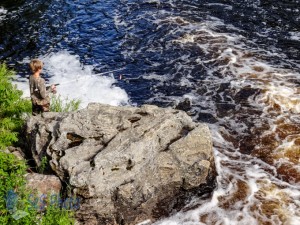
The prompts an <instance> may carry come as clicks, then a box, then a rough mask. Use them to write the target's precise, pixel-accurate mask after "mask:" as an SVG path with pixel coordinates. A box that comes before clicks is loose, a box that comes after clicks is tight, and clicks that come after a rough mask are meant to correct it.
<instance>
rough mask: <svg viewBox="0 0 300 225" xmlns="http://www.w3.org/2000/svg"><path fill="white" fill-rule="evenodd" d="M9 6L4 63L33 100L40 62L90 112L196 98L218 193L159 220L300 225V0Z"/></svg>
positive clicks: (167, 223) (0, 48)
mask: <svg viewBox="0 0 300 225" xmlns="http://www.w3.org/2000/svg"><path fill="white" fill-rule="evenodd" d="M0 5H1V7H0V29H1V36H0V60H1V61H4V60H5V61H6V62H7V63H8V65H9V66H10V67H13V68H15V70H16V71H17V74H18V79H17V80H16V81H15V82H16V83H17V84H18V86H19V87H20V88H21V89H23V90H24V92H25V95H28V90H27V87H28V83H27V82H28V81H27V79H26V77H27V76H28V74H29V71H28V65H27V64H28V62H29V61H30V59H31V58H34V57H39V58H41V59H42V60H43V61H44V62H45V70H44V75H45V77H46V78H47V79H48V81H49V83H61V86H58V91H59V93H60V94H61V95H63V96H68V97H69V98H80V99H81V100H82V102H83V103H82V104H83V106H85V105H86V104H87V103H88V102H91V101H97V102H102V103H108V104H112V105H123V104H131V105H140V104H145V103H148V104H156V105H159V106H163V107H166V106H171V107H175V106H176V105H177V104H178V103H179V102H183V101H184V100H185V101H186V102H188V101H189V102H190V104H186V105H185V107H184V110H185V111H187V112H188V113H189V115H191V116H192V117H193V118H194V120H195V121H200V122H205V123H208V125H209V126H210V128H211V132H212V136H213V140H214V153H215V159H216V166H217V171H218V177H217V187H216V189H215V190H214V192H213V193H212V194H211V195H207V196H201V197H199V196H195V197H194V199H193V200H192V201H191V202H190V203H188V204H187V206H186V207H185V208H184V209H183V210H182V211H181V212H178V213H174V215H172V216H171V217H169V218H165V219H163V220H161V221H158V222H156V223H155V224H156V225H199V224H219V225H221V224H222V225H225V224H228V225H233V224H237V225H243V224H246V225H248V224H249V225H255V224H266V225H267V224H268V225H269V224H274V225H278V224H284V225H299V224H300V115H299V113H300V51H299V49H300V11H299V10H300V1H299V0H279V1H275V0H274V1H271V0H239V1H237V0H236V1H234V0H210V1H209V0H191V1H185V0H166V1H163V0H136V1H133V0H110V1H108V0H102V1H101V0H72V1H71V0H47V1H42V0H36V1H33V0H27V1H25V0H19V1H16V2H14V3H11V1H8V0H6V1H1V3H0ZM114 70H117V71H114ZM109 71H113V72H109ZM106 72H107V73H106ZM102 73H105V74H102ZM181 105H182V104H181Z"/></svg>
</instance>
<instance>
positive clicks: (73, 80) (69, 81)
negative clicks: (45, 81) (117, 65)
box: [47, 68, 123, 88]
mask: <svg viewBox="0 0 300 225" xmlns="http://www.w3.org/2000/svg"><path fill="white" fill-rule="evenodd" d="M121 70H123V69H122V68H121V69H116V70H110V71H107V72H103V73H97V74H91V75H90V76H101V75H104V74H109V73H113V72H116V71H121ZM87 77H88V76H82V77H77V78H75V79H71V80H68V81H66V82H62V83H57V84H53V85H55V86H58V85H65V84H69V83H72V82H76V81H78V80H80V79H84V78H87ZM47 87H48V88H50V87H51V85H50V86H47Z"/></svg>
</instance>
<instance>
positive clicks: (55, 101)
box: [50, 95, 81, 112]
mask: <svg viewBox="0 0 300 225" xmlns="http://www.w3.org/2000/svg"><path fill="white" fill-rule="evenodd" d="M80 103H81V101H80V100H79V99H71V100H69V99H68V98H65V99H63V98H62V97H61V96H60V95H52V96H51V104H50V111H52V112H71V111H76V110H78V109H79V105H80Z"/></svg>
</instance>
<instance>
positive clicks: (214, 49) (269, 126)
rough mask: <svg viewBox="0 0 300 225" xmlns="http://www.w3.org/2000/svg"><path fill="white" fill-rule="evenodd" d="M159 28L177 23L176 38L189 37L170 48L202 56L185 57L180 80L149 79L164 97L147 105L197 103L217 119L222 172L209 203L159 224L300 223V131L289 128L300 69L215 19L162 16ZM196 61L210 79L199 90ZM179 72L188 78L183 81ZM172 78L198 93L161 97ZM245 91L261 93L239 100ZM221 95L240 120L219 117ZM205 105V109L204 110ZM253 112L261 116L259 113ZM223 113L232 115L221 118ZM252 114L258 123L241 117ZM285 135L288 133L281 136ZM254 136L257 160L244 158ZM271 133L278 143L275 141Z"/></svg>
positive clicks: (216, 141) (295, 111)
mask: <svg viewBox="0 0 300 225" xmlns="http://www.w3.org/2000/svg"><path fill="white" fill-rule="evenodd" d="M155 23H156V24H158V25H159V26H163V24H169V25H171V24H176V25H177V28H175V30H172V31H170V32H172V33H173V34H174V33H176V32H177V33H180V32H181V33H183V34H182V36H181V37H179V38H177V39H173V40H170V41H169V43H168V44H167V46H168V47H169V48H172V47H174V45H175V46H176V45H179V46H180V47H181V48H182V49H185V48H187V47H190V46H193V47H194V48H199V49H201V52H202V53H203V54H202V55H201V56H199V57H198V58H196V59H195V57H194V58H192V59H189V57H184V58H185V60H183V63H182V64H180V65H177V64H176V72H175V73H173V74H167V75H166V76H164V77H161V76H160V75H159V74H155V73H154V72H152V73H151V74H149V75H144V76H143V77H144V78H145V79H153V80H156V81H158V84H157V85H155V87H154V88H155V90H158V91H157V94H156V96H155V97H153V98H151V99H149V100H148V102H149V103H151V102H152V101H166V102H168V101H170V102H172V101H173V102H174V101H175V102H178V101H179V100H180V99H181V100H182V99H184V98H186V97H190V100H191V101H192V105H194V108H196V111H197V112H201V113H203V112H207V113H209V114H211V115H213V116H215V117H216V118H217V120H218V123H216V124H210V127H211V130H212V136H213V137H214V146H215V150H214V151H215V159H216V164H217V165H216V167H217V171H218V174H219V176H218V178H217V181H218V188H217V189H216V190H215V191H214V193H213V196H212V197H211V198H210V199H208V200H201V199H198V200H197V199H195V200H193V201H192V202H191V203H190V205H188V206H186V207H185V208H186V209H185V210H183V211H182V212H179V213H176V214H175V215H173V216H172V217H170V218H167V219H164V220H162V221H159V222H156V223H155V224H156V225H171V224H172V225H173V224H174V225H190V224H193V225H194V224H197V225H199V224H229V225H233V224H237V225H243V224H245V225H248V224H251V225H252V224H274V225H275V224H276V225H277V224H294V223H295V222H296V221H300V211H299V208H300V204H299V199H300V187H299V180H297V179H298V178H299V174H300V170H299V157H298V156H297V152H298V150H297V149H299V138H300V136H299V132H298V131H297V129H296V128H295V125H294V126H292V127H288V126H286V123H287V122H288V121H289V120H291V116H292V115H293V116H294V117H298V116H297V115H298V113H299V109H300V108H299V106H300V105H299V101H300V95H299V93H300V89H299V87H298V86H297V85H296V84H295V83H294V82H293V80H295V79H298V75H299V74H298V73H297V68H298V67H297V66H296V67H295V68H296V70H292V69H285V68H284V67H285V66H284V58H285V57H284V55H282V54H281V53H277V51H276V49H274V52H270V51H267V50H264V49H259V48H257V47H256V48H254V47H253V43H251V42H250V41H248V40H247V39H246V38H244V37H243V36H241V35H235V34H234V33H233V34H229V33H220V32H217V31H215V30H216V29H215V28H216V27H218V26H225V25H224V24H222V22H221V21H219V20H217V19H215V18H214V19H213V20H212V21H206V23H195V22H189V21H187V20H185V19H184V18H180V17H178V16H176V17H167V18H159V19H156V20H155ZM178 24H179V25H178ZM176 29H177V30H176ZM217 30H218V29H217ZM248 45H249V46H248ZM250 46H251V47H250ZM273 58H281V59H282V63H283V66H282V67H283V68H281V65H280V64H277V65H274V64H272V63H270V62H269V61H268V60H270V59H273ZM189 60H194V62H197V64H199V65H202V66H203V67H205V68H206V70H207V71H206V72H207V74H208V77H206V80H205V81H203V82H201V81H200V82H199V83H198V84H197V83H195V82H191V80H189V78H191V77H192V76H193V75H192V74H191V70H192V69H191V67H190V66H189V65H188V63H187V62H189ZM270 61H271V60H270ZM180 71H181V72H180ZM176 74H181V75H182V77H181V78H180V79H178V78H176ZM183 74H184V75H183ZM216 74H218V76H216ZM165 77H168V79H170V80H169V83H172V84H176V85H175V86H177V87H182V86H188V87H192V91H190V92H189V93H186V94H185V95H183V96H182V97H177V96H165V95H162V94H161V93H160V91H159V90H160V87H161V88H165V87H166V80H165ZM288 80H291V81H288ZM222 84H226V85H227V84H228V85H227V86H228V88H227V89H224V90H223V91H219V90H220V89H222V88H221V86H222ZM197 85H199V86H205V87H206V89H207V91H206V92H205V93H202V92H201V94H199V93H198V91H197V89H198V88H199V87H197ZM243 90H250V91H253V94H254V92H256V93H257V94H255V95H253V94H251V95H250V96H249V97H247V98H245V97H244V96H243V95H241V94H240V95H238V94H239V93H243V92H242V91H243ZM255 90H257V91H255ZM245 93H246V94H247V92H245ZM236 96H239V98H237V97H236ZM216 97H217V99H221V100H219V101H220V104H224V105H225V106H227V105H229V106H230V104H232V105H234V108H233V109H234V110H233V112H235V114H233V113H228V112H220V109H219V107H218V104H219V103H218V102H216V100H215V99H216ZM216 105H217V107H216ZM199 106H200V107H201V108H202V110H199V109H198V107H199ZM249 106H251V107H249ZM238 109H240V110H238ZM253 110H256V111H254V112H255V113H259V116H255V114H254V115H252V113H251V111H253ZM247 111H249V112H247ZM224 113H225V114H226V116H221V115H222V114H224ZM245 114H246V115H247V116H248V117H249V118H252V119H249V121H248V119H246V120H243V119H240V117H241V116H244V115H245ZM196 115H197V114H196ZM294 117H293V120H295V118H294ZM241 118H243V117H241ZM298 119H299V118H298ZM250 121H251V123H250ZM253 121H255V123H253ZM249 124H251V125H249ZM224 128H225V129H224ZM279 129H281V132H282V134H279V135H278V132H279ZM258 132H259V133H258ZM232 133H236V134H235V135H232ZM255 133H257V134H255ZM249 134H250V135H252V137H251V140H252V141H254V143H255V146H254V147H252V148H253V153H252V155H248V154H244V153H243V152H241V151H242V146H241V145H245V146H246V147H247V145H248V144H250V143H248V142H249V141H248V140H247V139H245V140H243V137H245V136H247V135H249ZM270 135H271V137H274V138H272V139H270V140H269V139H268V138H269V136H270ZM224 137H225V139H224ZM234 139H236V140H234ZM239 139H241V140H239ZM229 140H232V141H229ZM274 142H276V143H274ZM239 146H241V147H239ZM265 148H266V149H265ZM288 149H289V150H290V152H288ZM287 153H289V155H288V154H287ZM264 154H267V155H266V156H268V158H265V157H266V156H265V155H264ZM255 156H258V158H256V157H255ZM285 169H288V170H290V171H291V172H293V175H291V176H290V177H287V176H286V173H287V171H286V170H285ZM297 171H298V172H297ZM293 176H294V178H295V181H293ZM192 205H196V206H197V207H191V206H192ZM189 208H195V209H192V210H188V209H189Z"/></svg>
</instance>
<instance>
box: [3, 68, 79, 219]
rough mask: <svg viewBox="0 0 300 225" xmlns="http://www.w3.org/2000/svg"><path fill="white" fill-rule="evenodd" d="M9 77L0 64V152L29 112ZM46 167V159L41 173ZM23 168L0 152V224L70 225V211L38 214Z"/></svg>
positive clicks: (14, 139)
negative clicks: (33, 204)
mask: <svg viewBox="0 0 300 225" xmlns="http://www.w3.org/2000/svg"><path fill="white" fill-rule="evenodd" d="M12 76H14V72H12V71H11V70H8V69H7V67H6V65H4V64H2V65H1V64H0V149H5V148H6V147H8V146H10V145H12V144H13V143H15V142H17V141H18V134H19V132H20V130H21V127H22V125H23V124H24V123H25V121H24V114H27V113H31V110H32V109H31V101H30V100H25V99H22V98H21V96H22V91H19V90H17V88H16V86H14V85H12V83H11V80H10V79H11V78H12ZM72 104H73V105H76V104H74V103H72ZM78 106H79V103H77V107H78ZM46 166H47V159H44V160H43V164H42V166H41V168H39V169H41V170H44V169H45V168H46ZM26 169H27V166H26V163H25V161H21V160H18V159H17V158H16V157H15V156H14V155H13V154H8V153H5V152H3V151H1V150H0V224H1V225H34V224H39V225H50V224H66V225H67V224H74V219H72V215H73V214H74V213H73V212H70V211H67V210H64V209H60V208H59V206H57V207H51V208H49V209H47V210H46V211H45V212H44V213H40V212H38V211H37V210H36V209H35V208H34V207H33V206H32V202H30V200H29V196H30V193H29V191H28V190H26V189H25V178H24V175H25V173H26Z"/></svg>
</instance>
